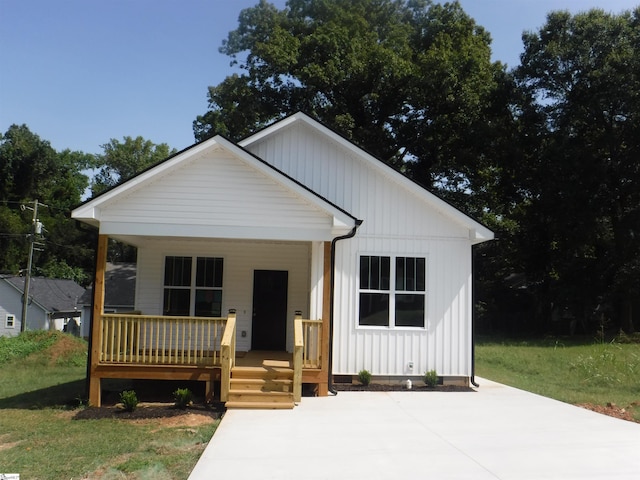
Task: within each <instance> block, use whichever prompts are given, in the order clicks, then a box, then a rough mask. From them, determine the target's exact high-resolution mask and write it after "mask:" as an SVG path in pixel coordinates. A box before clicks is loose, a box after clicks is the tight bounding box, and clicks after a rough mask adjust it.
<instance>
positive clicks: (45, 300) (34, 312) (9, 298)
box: [0, 275, 84, 336]
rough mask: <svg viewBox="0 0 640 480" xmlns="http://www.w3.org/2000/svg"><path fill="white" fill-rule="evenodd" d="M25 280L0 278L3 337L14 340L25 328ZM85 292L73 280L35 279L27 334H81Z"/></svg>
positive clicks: (30, 283)
mask: <svg viewBox="0 0 640 480" xmlns="http://www.w3.org/2000/svg"><path fill="white" fill-rule="evenodd" d="M24 281H25V279H24V277H17V276H9V275H3V276H0V336H15V335H18V334H19V333H20V328H21V325H22V296H23V292H24ZM83 293H84V288H82V287H81V286H80V285H78V284H77V283H76V282H74V281H73V280H61V279H56V278H42V277H32V278H31V281H30V282H29V304H28V307H27V325H26V328H25V330H60V331H63V330H68V331H69V333H74V334H76V335H79V333H80V309H79V306H78V300H79V299H80V297H81V296H82V294H83Z"/></svg>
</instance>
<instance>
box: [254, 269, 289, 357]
mask: <svg viewBox="0 0 640 480" xmlns="http://www.w3.org/2000/svg"><path fill="white" fill-rule="evenodd" d="M288 278H289V272H283V271H280V270H254V272H253V322H252V333H251V349H252V350H280V351H282V350H285V349H286V342H287V286H288Z"/></svg>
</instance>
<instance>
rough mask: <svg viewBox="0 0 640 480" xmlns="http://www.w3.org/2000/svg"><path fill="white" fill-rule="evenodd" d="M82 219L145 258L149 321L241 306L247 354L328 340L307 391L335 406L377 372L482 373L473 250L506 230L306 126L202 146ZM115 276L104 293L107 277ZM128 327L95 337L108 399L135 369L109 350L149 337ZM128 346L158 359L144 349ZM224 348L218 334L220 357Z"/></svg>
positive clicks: (287, 123)
mask: <svg viewBox="0 0 640 480" xmlns="http://www.w3.org/2000/svg"><path fill="white" fill-rule="evenodd" d="M72 216H73V218H76V219H78V220H80V221H83V222H86V223H88V224H90V225H93V226H95V227H97V228H99V233H100V238H101V239H102V242H103V243H102V250H103V251H106V241H107V238H114V239H117V240H120V241H123V242H126V243H128V244H132V245H135V246H136V247H137V248H138V262H137V280H136V291H135V309H136V310H138V311H140V312H141V313H142V317H144V318H147V317H149V320H151V318H150V317H152V316H153V317H154V319H155V320H154V321H160V320H159V319H160V318H167V317H176V316H178V317H184V318H191V319H194V320H192V321H193V322H196V320H195V319H196V318H201V317H215V318H222V317H224V316H225V315H226V312H227V311H228V310H231V309H233V310H234V314H233V320H234V321H233V322H232V323H233V325H234V328H235V330H234V332H237V335H236V336H235V341H234V342H233V343H234V345H233V346H232V347H233V348H235V349H236V351H239V352H249V351H286V352H290V353H295V352H296V348H300V349H303V350H304V352H305V353H304V354H305V355H307V353H308V352H307V350H309V349H310V348H311V347H312V346H315V344H316V342H317V343H318V345H320V347H319V348H320V353H319V354H318V358H317V359H316V360H317V365H313V367H314V368H306V367H305V368H303V373H302V377H301V378H302V382H303V383H315V384H317V385H318V391H319V393H320V394H326V392H327V390H328V388H330V385H331V382H332V381H333V379H334V378H335V377H336V376H340V377H341V378H344V377H345V376H346V377H349V376H354V375H357V373H358V372H359V371H360V370H362V369H367V370H369V371H370V372H371V373H372V374H373V375H374V377H378V378H385V379H391V380H394V379H395V380H397V381H400V380H404V379H406V378H410V377H411V376H416V377H418V376H421V375H422V374H423V373H424V372H425V371H427V370H436V372H437V373H438V375H439V376H440V377H442V378H443V380H444V381H445V382H456V383H468V382H469V379H470V378H471V377H472V375H473V372H472V295H471V292H472V271H471V264H472V262H471V257H472V246H473V245H475V244H477V243H480V242H484V241H487V240H490V239H492V238H493V234H492V232H491V231H490V230H488V229H487V228H486V227H484V226H483V225H481V224H480V223H478V222H476V221H475V220H473V219H471V218H469V217H468V216H466V215H464V214H463V213H461V212H460V211H458V210H457V209H455V208H454V207H452V206H451V205H449V204H448V203H446V202H444V201H443V200H441V199H440V198H438V197H437V196H435V195H433V194H431V193H430V192H428V191H427V190H425V189H424V188H422V187H420V186H419V185H417V184H416V183H414V182H412V181H411V180H409V179H408V178H406V177H405V176H403V175H402V174H401V173H399V172H397V171H395V170H394V169H392V168H390V167H389V166H387V165H386V164H384V163H383V162H381V161H380V160H378V159H376V158H374V157H372V156H371V155H369V154H367V153H366V152H364V151H363V150H361V149H359V148H358V147H356V146H355V145H354V144H352V143H351V142H349V141H347V140H345V139H344V138H343V137H341V136H340V135H338V134H336V133H335V132H333V131H331V130H329V129H328V128H326V127H324V126H323V125H321V124H319V123H318V122H316V121H314V120H312V119H311V118H309V117H308V116H306V115H304V114H302V113H297V114H295V115H293V116H290V117H287V118H285V119H283V120H281V121H279V122H277V123H275V124H273V125H272V126H270V127H268V128H266V129H264V130H262V131H260V132H258V133H257V134H255V135H252V136H251V137H249V138H247V139H245V140H243V141H241V142H239V143H238V144H237V145H236V144H234V143H232V142H230V141H228V140H226V139H225V138H222V137H220V136H216V137H213V138H211V139H209V140H206V141H204V142H202V143H199V144H196V145H194V146H193V147H191V148H189V149H186V150H184V151H182V152H180V153H178V154H176V155H174V156H173V157H171V158H169V159H167V160H166V161H164V162H162V163H160V164H158V165H156V166H154V167H152V168H150V169H148V170H146V171H145V172H143V173H141V174H139V175H138V176H136V177H134V178H132V179H130V180H129V181H127V182H125V183H123V184H121V185H119V186H118V187H116V188H114V189H112V190H110V191H108V192H105V193H104V194H102V195H100V196H98V197H96V198H94V199H91V200H89V201H88V202H86V203H84V204H83V205H81V206H79V207H78V208H76V209H75V210H74V211H73V214H72ZM99 250H100V249H99ZM102 255H104V253H103V254H102ZM98 256H99V261H100V258H101V254H100V253H99V255H98ZM100 275H102V277H101V278H99V277H97V279H96V280H97V282H98V283H97V284H98V285H103V283H104V278H103V276H104V268H102V269H101V268H100V265H99V268H98V276H100ZM101 282H102V283H101ZM97 293H98V295H101V292H100V290H98V291H97ZM97 300H98V301H97V302H95V307H94V321H95V318H96V317H99V318H107V317H106V316H104V315H103V314H104V311H103V301H104V299H103V298H98V299H97ZM296 312H300V314H299V315H298V318H300V317H302V318H305V319H309V321H313V320H321V322H320V323H319V324H318V325H321V326H320V327H319V331H320V332H321V333H318V334H317V335H316V337H313V336H312V337H309V338H306V337H305V340H304V342H303V340H302V339H298V336H297V335H298V330H297V329H296V328H297V327H296V326H295V325H296V323H295V321H294V320H295V318H296ZM109 318H110V320H109V321H117V322H121V321H124V319H123V318H120V317H117V316H116V317H113V318H111V317H109ZM127 318H128V319H127V320H126V321H127V322H133V323H131V324H130V326H129V327H126V328H125V327H121V326H116V327H99V326H97V323H96V325H95V326H94V328H93V330H92V335H93V339H94V347H93V357H94V358H93V360H92V362H93V367H92V372H93V374H92V376H95V378H96V379H97V380H96V382H94V383H93V386H92V387H91V388H92V389H93V390H92V391H93V395H94V397H95V396H96V395H99V379H100V378H106V377H112V376H117V375H119V374H118V373H117V372H122V371H123V370H122V369H121V370H118V369H117V368H116V366H115V365H116V364H117V363H118V362H120V363H122V362H125V360H124V359H122V360H121V359H120V358H121V357H120V356H119V354H118V353H115V354H114V353H113V349H112V350H110V352H111V353H109V352H105V351H103V350H104V349H105V348H111V347H110V346H109V340H108V339H112V338H114V335H116V334H115V333H113V332H114V330H113V328H116V331H117V332H120V331H122V332H123V333H122V335H123V337H122V338H124V336H125V333H124V332H125V330H126V331H128V332H139V331H140V330H139V329H141V328H142V327H138V326H135V327H133V326H131V325H133V324H134V323H136V319H135V318H131V317H127ZM225 320H226V319H225ZM138 323H139V321H138ZM114 325H115V324H114ZM118 325H120V324H118ZM136 325H137V323H136ZM305 325H307V326H313V325H316V324H312V323H308V324H305ZM108 328H112V330H108ZM154 328H155V327H154ZM170 328H173V327H170ZM175 328H178V327H177V326H176V327H175ZM198 328H200V327H198ZM305 328H306V327H305ZM314 328H315V327H314ZM105 329H106V330H105ZM117 329H122V330H117ZM136 329H138V330H136ZM176 331H177V330H176ZM136 334H138V333H136ZM117 335H120V334H119V333H118V334H117ZM149 335H151V334H149V333H145V334H143V335H141V337H140V338H143V337H144V338H147V337H149ZM153 335H155V334H153ZM158 335H160V334H158ZM185 335H186V334H185ZM198 335H199V337H198ZM198 335H195V334H189V335H188V336H187V337H186V338H188V341H187V343H188V344H189V342H191V343H190V344H189V345H191V347H189V348H190V350H191V351H195V350H197V349H198V348H199V349H200V350H206V348H204V347H202V346H200V347H194V346H193V345H194V341H195V342H196V343H197V342H200V341H201V340H194V338H196V337H197V338H200V339H202V336H203V334H202V333H200V334H198ZM229 335H231V333H230V334H229ZM234 335H235V333H234ZM117 338H118V339H119V338H120V336H118V337H117ZM154 338H155V341H156V342H160V340H158V336H157V335H156V336H155V337H154ZM166 338H168V337H166V336H165V340H163V341H164V342H166V341H167V340H166ZM150 341H151V340H150ZM117 342H118V341H116V342H115V343H116V344H117ZM96 343H98V344H99V345H100V347H98V346H96V345H95V344H96ZM112 343H113V342H112ZM303 343H304V348H303V347H302V346H301V345H302V344H303ZM134 344H135V347H134V346H133V345H134ZM127 345H129V347H125V348H124V350H126V349H127V348H129V350H130V352H134V350H136V349H137V350H138V351H140V350H144V351H145V352H147V353H149V352H151V351H152V350H154V349H153V348H151V347H145V348H143V349H141V348H140V345H139V341H138V340H136V341H135V342H134V341H133V340H131V341H130V343H129V344H127ZM199 345H200V344H199ZM221 345H222V344H221V343H220V339H219V338H218V337H216V340H215V342H214V345H213V346H211V347H209V348H208V349H209V350H210V351H216V350H219V349H220V348H221ZM101 349H102V350H101ZM120 350H123V348H120ZM158 350H160V349H158V348H155V350H154V351H158ZM164 350H165V351H167V347H165V349H164ZM169 350H170V349H169ZM214 356H215V355H214ZM96 357H98V358H96ZM127 358H128V360H127V361H126V362H125V363H127V362H128V363H130V362H131V357H127ZM105 359H106V360H105ZM114 359H116V360H114ZM107 360H108V361H107ZM158 361H159V360H158ZM170 361H173V360H167V361H166V362H170ZM136 362H139V361H138V360H133V363H136ZM305 362H306V356H305V360H304V362H303V363H304V365H307V363H305ZM160 363H162V362H160ZM232 363H233V362H232ZM212 365H215V366H217V367H220V366H219V365H218V364H217V363H216V361H215V360H214V362H213V364H212ZM309 365H310V364H309ZM120 366H121V365H120ZM130 368H131V369H133V367H130ZM167 368H168V367H167ZM220 371H221V372H222V379H221V381H222V382H223V386H222V395H223V396H226V393H227V392H226V391H225V386H224V382H225V373H224V372H225V370H224V366H223V367H221V370H219V371H218V372H217V373H215V374H211V377H207V378H209V379H210V380H211V381H214V380H215V379H217V378H218V376H217V375H219V372H220ZM176 374H178V373H176ZM127 375H130V376H134V375H146V373H145V372H143V371H142V369H136V370H135V372H134V371H133V370H132V371H131V372H127ZM170 375H171V372H169V370H167V373H166V376H165V377H163V378H169V376H170ZM229 375H230V376H231V377H233V374H232V373H230V374H229ZM144 378H146V377H144ZM327 383H328V386H327ZM230 388H231V389H233V387H230ZM96 392H98V393H96ZM223 400H224V398H223ZM92 403H94V404H95V403H96V401H95V399H94V401H92Z"/></svg>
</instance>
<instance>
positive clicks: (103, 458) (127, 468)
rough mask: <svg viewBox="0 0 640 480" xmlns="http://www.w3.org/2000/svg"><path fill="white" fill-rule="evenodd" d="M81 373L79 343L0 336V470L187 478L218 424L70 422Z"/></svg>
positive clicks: (34, 335) (47, 475) (51, 475)
mask: <svg viewBox="0 0 640 480" xmlns="http://www.w3.org/2000/svg"><path fill="white" fill-rule="evenodd" d="M52 335H53V338H52V337H51V336H52ZM73 343H75V347H74V345H73ZM85 372H86V342H83V341H81V340H78V339H75V338H73V337H69V336H67V335H63V334H59V333H55V334H52V333H49V332H27V334H23V335H21V338H20V339H7V338H2V337H0V466H1V469H0V473H20V474H21V478H25V479H26V478H28V479H41V480H43V479H56V480H57V479H61V478H67V479H68V478H76V479H80V478H127V479H142V478H149V479H151V478H153V479H184V478H187V477H188V475H189V473H190V472H191V470H192V469H193V467H194V465H195V464H196V462H197V460H198V458H199V457H200V455H201V454H202V451H203V450H204V447H205V446H206V443H207V442H208V441H209V439H210V438H211V436H212V435H213V433H214V431H215V429H216V427H217V425H218V422H216V423H209V424H204V425H199V426H175V425H174V426H163V424H161V423H160V422H159V421H158V422H154V421H152V420H147V421H141V422H140V421H135V422H134V421H127V420H121V419H100V420H75V419H74V418H73V417H74V415H75V414H76V413H77V412H78V409H79V408H83V407H81V406H78V405H79V402H80V401H81V399H82V398H83V397H84V393H85V390H84V388H85V383H84V382H85Z"/></svg>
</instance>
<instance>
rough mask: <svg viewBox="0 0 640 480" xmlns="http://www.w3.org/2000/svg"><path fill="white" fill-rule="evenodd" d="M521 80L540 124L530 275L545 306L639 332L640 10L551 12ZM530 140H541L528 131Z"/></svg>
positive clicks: (531, 180) (534, 38)
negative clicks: (605, 317) (603, 315)
mask: <svg viewBox="0 0 640 480" xmlns="http://www.w3.org/2000/svg"><path fill="white" fill-rule="evenodd" d="M523 40H524V45H525V50H524V53H523V55H522V63H521V65H520V67H518V69H517V70H516V72H515V73H516V76H517V78H518V81H519V85H520V87H521V88H522V91H523V92H525V93H526V94H527V95H528V98H529V100H530V101H531V102H532V103H533V104H534V105H535V108H536V113H537V115H539V116H540V117H542V118H544V122H545V129H544V131H543V132H542V133H540V130H538V131H537V132H536V133H538V134H539V135H538V136H537V138H538V141H539V142H538V149H539V155H538V156H537V158H536V163H533V164H531V165H529V168H528V170H529V172H528V173H529V175H528V189H529V191H530V192H531V196H530V198H529V199H528V202H527V204H526V205H525V210H526V215H525V216H523V217H522V221H523V223H526V226H525V228H526V231H527V239H528V241H527V243H526V245H523V247H524V248H523V250H522V251H523V252H524V251H525V250H527V251H529V255H528V256H527V258H525V264H526V269H527V272H528V276H529V279H530V281H531V283H532V285H535V289H537V294H538V297H539V299H540V300H544V301H545V302H546V304H547V305H553V306H554V308H555V310H556V311H557V312H561V313H563V314H567V315H569V316H572V317H575V318H577V319H582V320H588V319H589V318H590V317H593V314H592V312H594V311H595V312H602V311H603V310H604V308H603V307H604V306H606V305H608V304H609V305H612V306H614V307H615V310H614V311H615V313H616V314H617V317H618V318H620V319H621V320H620V322H619V325H620V326H621V327H622V328H624V329H625V330H626V331H627V332H629V331H633V329H634V325H633V308H634V306H635V307H636V308H637V307H638V306H639V304H638V302H637V300H635V299H637V298H638V295H639V294H640V242H639V241H638V236H639V235H640V189H639V188H638V185H640V118H639V115H638V112H640V79H639V76H638V72H640V8H636V9H635V10H634V11H632V12H623V13H621V14H619V15H613V14H609V13H605V12H604V11H602V10H591V11H589V12H585V13H580V14H577V15H574V16H572V15H571V14H569V13H568V12H553V13H551V14H549V15H548V17H547V22H546V24H545V25H544V26H543V27H542V28H540V30H539V31H537V32H529V33H526V34H525V35H524V36H523ZM532 132H535V131H534V130H532Z"/></svg>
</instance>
